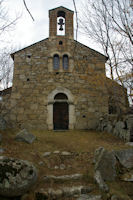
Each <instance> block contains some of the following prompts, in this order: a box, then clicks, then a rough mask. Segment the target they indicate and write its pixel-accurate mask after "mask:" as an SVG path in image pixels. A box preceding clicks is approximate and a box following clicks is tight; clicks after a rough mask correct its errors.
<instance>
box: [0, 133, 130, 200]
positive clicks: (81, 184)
mask: <svg viewBox="0 0 133 200" xmlns="http://www.w3.org/2000/svg"><path fill="white" fill-rule="evenodd" d="M18 132H19V131H16V130H15V131H13V130H12V131H11V130H8V131H3V132H1V136H2V137H1V146H0V154H1V156H7V157H13V158H16V159H22V160H27V161H30V162H32V163H33V164H34V166H35V167H36V169H37V173H38V179H37V182H36V184H35V185H34V186H33V187H32V188H31V189H30V191H29V192H27V193H26V194H24V195H22V196H21V200H44V199H62V200H65V199H69V200H85V199H86V200H87V199H88V200H101V199H103V200H104V199H105V200H119V199H120V200H133V191H132V188H133V183H132V181H124V180H121V179H122V176H126V178H128V180H129V178H130V179H133V177H132V167H131V169H130V170H129V169H128V168H124V167H123V166H121V163H120V162H116V164H117V167H116V170H117V171H116V173H118V174H119V175H118V176H116V177H115V179H112V180H111V181H109V180H106V181H105V180H104V179H103V175H102V177H101V178H102V181H103V182H102V184H103V186H104V188H106V187H105V185H104V184H107V187H108V188H107V189H105V190H103V189H102V188H100V187H101V186H99V184H98V181H97V180H96V178H94V176H97V177H98V180H99V172H97V171H100V168H98V164H97V167H96V163H97V160H99V159H97V156H95V154H96V153H95V150H96V149H99V147H104V150H105V152H104V151H100V153H99V150H98V154H97V155H98V158H99V155H100V157H103V159H104V157H105V158H106V157H107V158H111V156H112V154H111V153H110V152H111V151H112V150H115V151H116V150H120V149H129V148H130V149H132V147H130V146H128V145H125V142H123V141H122V140H120V139H118V138H116V137H114V136H112V135H110V134H107V133H100V132H93V131H68V132H50V131H32V134H33V135H34V136H35V137H34V139H35V140H33V141H32V143H30V142H29V143H28V142H27V141H26V142H25V141H22V140H21V141H18V140H16V139H15V138H16V134H17V133H18ZM29 138H30V139H31V140H32V139H33V138H31V137H29ZM106 151H107V152H106ZM101 152H102V154H101ZM103 152H104V153H103ZM106 153H107V154H106ZM94 157H95V158H96V160H94ZM115 159H116V160H118V159H117V158H115ZM108 160H110V159H108ZM98 162H99V161H98ZM101 162H102V163H104V160H103V161H102V160H101ZM109 165H110V164H109ZM104 167H105V166H104ZM107 167H108V166H107ZM96 169H97V170H96ZM107 171H108V170H107ZM129 172H130V173H131V175H129ZM101 174H102V173H101V172H100V175H101ZM104 178H105V177H104ZM123 179H124V177H123ZM100 184H101V182H100ZM5 199H6V200H7V198H4V197H2V196H1V197H0V200H5ZM10 199H11V198H10ZM19 199H20V197H15V199H13V200H19Z"/></svg>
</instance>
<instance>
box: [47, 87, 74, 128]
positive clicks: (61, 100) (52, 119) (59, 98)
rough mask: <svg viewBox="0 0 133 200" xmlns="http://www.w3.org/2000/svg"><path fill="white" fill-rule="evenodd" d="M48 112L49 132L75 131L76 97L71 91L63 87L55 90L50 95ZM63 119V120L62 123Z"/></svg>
mask: <svg viewBox="0 0 133 200" xmlns="http://www.w3.org/2000/svg"><path fill="white" fill-rule="evenodd" d="M47 111H48V112H47V125H48V129H49V130H53V129H56V130H59V129H60V130H61V129H62V130H63V129H74V126H75V121H76V120H75V105H74V96H73V95H72V93H71V92H70V90H68V89H66V88H63V87H57V88H56V89H55V90H53V91H52V92H51V93H50V94H49V95H48V104H47ZM62 116H63V117H62ZM58 118H59V119H58ZM61 119H63V120H62V121H61Z"/></svg>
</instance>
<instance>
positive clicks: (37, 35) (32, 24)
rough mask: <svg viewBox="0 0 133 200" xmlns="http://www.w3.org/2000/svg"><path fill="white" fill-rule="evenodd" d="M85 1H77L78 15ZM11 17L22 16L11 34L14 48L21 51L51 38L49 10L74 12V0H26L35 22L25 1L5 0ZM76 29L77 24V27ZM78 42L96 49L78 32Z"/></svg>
mask: <svg viewBox="0 0 133 200" xmlns="http://www.w3.org/2000/svg"><path fill="white" fill-rule="evenodd" d="M82 2H83V0H76V6H77V10H78V14H79V12H80V10H82V9H81V8H82ZM4 3H5V6H6V8H7V9H8V14H9V16H10V17H12V18H13V17H15V16H20V15H21V17H20V19H19V20H18V22H17V24H16V26H15V30H14V31H12V32H10V38H11V41H12V43H13V44H14V45H13V46H14V47H17V49H21V48H23V47H25V46H28V45H30V44H33V43H35V42H37V41H40V40H42V39H45V38H47V37H48V36H49V17H48V10H50V9H52V8H56V7H58V6H64V7H66V8H69V9H71V10H73V11H74V6H73V1H72V0H26V3H27V6H28V8H29V10H30V12H31V13H32V15H33V17H34V19H35V21H32V19H31V17H30V15H29V14H28V12H27V11H26V9H25V8H24V5H23V0H4ZM74 27H76V24H75V26H74ZM78 41H79V42H81V43H84V44H86V45H87V46H89V47H91V48H93V49H96V48H95V45H94V44H93V43H91V41H89V40H88V39H87V38H86V37H85V36H83V35H81V34H80V32H78Z"/></svg>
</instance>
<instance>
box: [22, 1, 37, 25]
mask: <svg viewBox="0 0 133 200" xmlns="http://www.w3.org/2000/svg"><path fill="white" fill-rule="evenodd" d="M23 3H24V6H25V8H26V10H27V12H28V13H29V15H30V16H31V18H32V20H33V21H35V20H34V18H33V16H32V14H31V12H30V10H29V9H28V7H27V5H26V2H25V0H23Z"/></svg>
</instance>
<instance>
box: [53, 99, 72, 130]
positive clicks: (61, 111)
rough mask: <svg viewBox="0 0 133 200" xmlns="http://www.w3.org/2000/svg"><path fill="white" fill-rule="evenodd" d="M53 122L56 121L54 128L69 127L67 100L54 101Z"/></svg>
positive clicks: (62, 128) (63, 128)
mask: <svg viewBox="0 0 133 200" xmlns="http://www.w3.org/2000/svg"><path fill="white" fill-rule="evenodd" d="M53 123H54V130H65V129H68V124H69V114H68V103H66V102H56V103H54V105H53Z"/></svg>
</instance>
